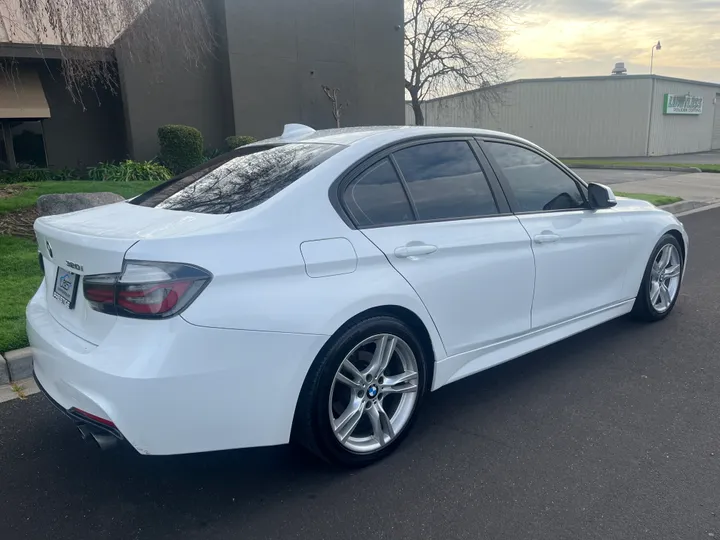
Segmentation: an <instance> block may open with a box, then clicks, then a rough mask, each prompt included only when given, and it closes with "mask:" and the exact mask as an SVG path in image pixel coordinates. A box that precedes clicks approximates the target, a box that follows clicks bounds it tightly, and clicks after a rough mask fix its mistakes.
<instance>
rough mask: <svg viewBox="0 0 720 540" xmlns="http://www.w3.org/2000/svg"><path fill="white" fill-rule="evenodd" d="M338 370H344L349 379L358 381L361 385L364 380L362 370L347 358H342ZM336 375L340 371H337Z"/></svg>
mask: <svg viewBox="0 0 720 540" xmlns="http://www.w3.org/2000/svg"><path fill="white" fill-rule="evenodd" d="M340 370H344V371H345V372H346V373H347V374H348V375H350V379H351V380H352V381H355V382H359V383H360V384H361V385H362V383H363V382H364V381H365V377H364V376H363V374H362V372H361V371H360V370H359V369H358V368H357V366H356V365H355V364H353V363H352V362H351V361H350V360H349V359H348V358H346V359H345V360H343V363H342V364H340ZM338 375H340V371H338Z"/></svg>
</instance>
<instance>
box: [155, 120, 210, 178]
mask: <svg viewBox="0 0 720 540" xmlns="http://www.w3.org/2000/svg"><path fill="white" fill-rule="evenodd" d="M158 140H159V141H160V161H161V162H162V163H163V165H165V166H166V167H167V168H168V169H170V170H171V171H172V172H173V173H174V174H180V173H182V172H185V171H187V170H188V169H192V168H193V167H196V166H198V165H200V164H201V163H202V162H203V161H204V156H203V136H202V133H200V131H198V130H197V129H195V128H194V127H190V126H179V125H172V124H171V125H167V126H162V127H161V128H159V129H158Z"/></svg>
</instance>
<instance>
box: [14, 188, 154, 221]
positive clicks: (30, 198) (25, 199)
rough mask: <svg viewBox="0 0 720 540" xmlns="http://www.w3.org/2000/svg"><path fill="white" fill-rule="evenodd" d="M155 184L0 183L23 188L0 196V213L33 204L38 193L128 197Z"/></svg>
mask: <svg viewBox="0 0 720 540" xmlns="http://www.w3.org/2000/svg"><path fill="white" fill-rule="evenodd" d="M156 185H157V183H155V182H89V181H82V180H79V181H69V182H31V183H27V184H0V191H2V189H3V188H18V189H23V191H21V192H20V193H18V194H17V195H13V196H12V197H5V198H0V214H4V213H5V212H13V211H15V210H22V209H23V208H27V207H29V206H33V205H34V204H35V202H36V201H37V198H38V197H39V196H40V195H48V194H50V193H95V192H98V191H110V192H112V193H117V194H118V195H122V196H123V197H125V198H126V199H128V198H130V197H134V196H135V195H139V194H140V193H143V192H144V191H147V190H148V189H150V188H151V187H153V186H156ZM25 188H27V189H25Z"/></svg>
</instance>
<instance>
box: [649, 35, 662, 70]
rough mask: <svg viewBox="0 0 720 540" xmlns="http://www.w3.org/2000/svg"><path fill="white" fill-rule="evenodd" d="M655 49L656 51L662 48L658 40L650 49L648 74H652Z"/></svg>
mask: <svg viewBox="0 0 720 540" xmlns="http://www.w3.org/2000/svg"><path fill="white" fill-rule="evenodd" d="M655 49H657V50H658V51H660V50H662V45H660V41H658V42H657V44H655V45H653V47H652V51H651V52H650V75H652V74H653V63H654V62H655Z"/></svg>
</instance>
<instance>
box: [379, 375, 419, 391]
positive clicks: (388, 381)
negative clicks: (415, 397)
mask: <svg viewBox="0 0 720 540" xmlns="http://www.w3.org/2000/svg"><path fill="white" fill-rule="evenodd" d="M417 377H418V374H417V372H415V371H406V372H404V373H401V374H400V375H391V376H390V377H385V380H384V381H383V384H382V385H381V387H380V392H381V393H383V394H407V393H409V392H417V388H418V385H417Z"/></svg>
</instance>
